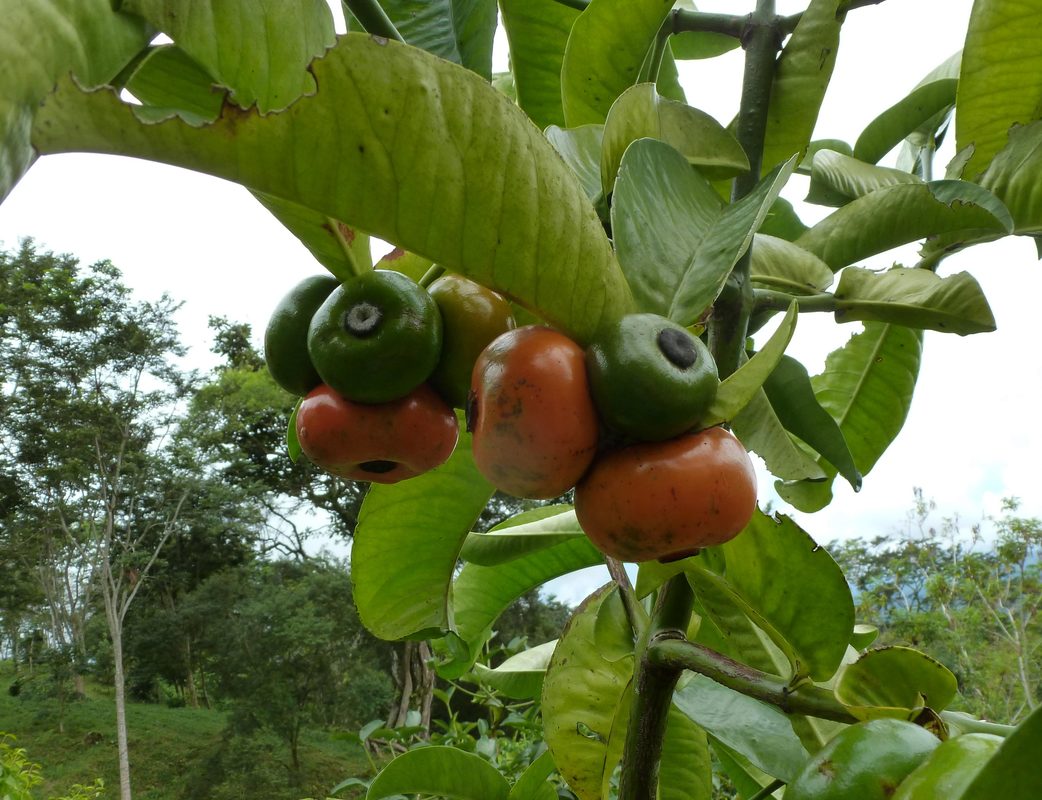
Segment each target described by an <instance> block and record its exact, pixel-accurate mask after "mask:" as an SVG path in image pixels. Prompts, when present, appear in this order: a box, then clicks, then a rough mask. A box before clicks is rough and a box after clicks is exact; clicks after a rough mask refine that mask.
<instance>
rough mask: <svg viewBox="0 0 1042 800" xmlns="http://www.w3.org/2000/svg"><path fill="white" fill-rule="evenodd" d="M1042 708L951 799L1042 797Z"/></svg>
mask: <svg viewBox="0 0 1042 800" xmlns="http://www.w3.org/2000/svg"><path fill="white" fill-rule="evenodd" d="M1040 752H1042V707H1040V708H1036V709H1035V710H1034V711H1033V712H1032V713H1031V715H1030V716H1029V717H1028V718H1027V719H1026V720H1024V721H1023V722H1022V723H1020V725H1018V726H1017V729H1016V730H1015V731H1013V733H1011V734H1010V735H1009V737H1007V739H1006V741H1004V742H1003V743H1002V744H1001V745H999V749H998V751H996V753H995V755H993V756H992V757H991V758H990V759H988V763H986V764H985V765H984V767H983V768H982V769H981V771H980V772H979V773H977V777H976V778H974V779H973V782H972V783H971V784H970V785H969V786H968V787H966V790H965V791H964V792H963V793H962V794H961V795H960V796H959V797H958V798H952V800H976V798H978V797H980V798H985V797H1009V798H1013V797H1025V798H1027V797H1042V770H1040V769H1039V768H1038V754H1039V753H1040Z"/></svg>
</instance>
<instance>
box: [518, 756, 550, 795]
mask: <svg viewBox="0 0 1042 800" xmlns="http://www.w3.org/2000/svg"><path fill="white" fill-rule="evenodd" d="M554 769H555V765H554V760H553V757H552V756H551V755H550V751H549V750H544V751H543V753H542V755H540V756H539V758H537V759H536V760H535V761H533V762H532V763H531V764H529V765H528V768H527V769H526V770H525V771H524V772H523V773H521V777H520V778H518V779H517V783H515V784H514V785H513V787H512V788H511V789H510V800H557V787H556V786H554V785H553V784H552V783H550V782H549V780H548V779H549V777H550V775H551V774H553V772H554Z"/></svg>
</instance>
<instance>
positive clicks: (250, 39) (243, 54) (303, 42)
mask: <svg viewBox="0 0 1042 800" xmlns="http://www.w3.org/2000/svg"><path fill="white" fill-rule="evenodd" d="M122 10H123V11H126V12H129V13H132V14H138V15H140V16H142V17H144V18H145V19H146V20H148V22H149V23H150V24H152V25H154V26H155V27H156V28H158V29H159V30H161V31H163V32H164V33H166V34H167V35H169V36H170V38H171V39H173V40H174V42H176V43H177V45H178V46H179V47H180V48H181V49H182V50H184V51H185V52H186V53H187V54H188V55H190V56H191V57H192V58H193V59H194V60H195V61H196V62H198V63H199V64H200V65H202V67H203V69H205V70H206V71H207V72H208V73H209V74H210V75H212V76H213V77H214V79H216V81H217V82H218V83H219V84H220V85H222V86H226V87H228V88H229V89H231V98H232V100H233V101H234V102H235V103H236V104H237V105H238V106H240V107H241V108H252V107H254V106H256V108H257V110H258V111H260V113H262V114H266V113H268V112H270V111H277V110H280V109H283V108H286V107H287V106H288V105H289V104H290V103H292V102H293V101H294V100H296V99H297V98H298V97H300V96H301V95H304V94H311V93H312V92H314V91H315V79H314V78H313V77H312V75H311V73H310V72H308V70H307V66H308V64H309V63H310V62H311V60H312V59H314V58H315V57H317V56H320V55H322V53H323V52H325V50H326V49H327V48H329V47H331V46H332V45H333V43H334V42H335V41H336V34H335V33H334V31H333V15H332V13H331V12H330V10H329V6H328V4H327V3H325V2H323V0H301V2H294V3H288V2H284V1H282V2H280V0H266V1H265V2H262V3H258V2H256V0H225V2H221V3H210V2H202V1H201V0H123V2H122Z"/></svg>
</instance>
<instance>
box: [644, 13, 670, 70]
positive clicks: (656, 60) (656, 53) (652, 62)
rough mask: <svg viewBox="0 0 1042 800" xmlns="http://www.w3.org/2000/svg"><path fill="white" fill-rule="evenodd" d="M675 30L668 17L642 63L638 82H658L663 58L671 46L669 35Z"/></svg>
mask: <svg viewBox="0 0 1042 800" xmlns="http://www.w3.org/2000/svg"><path fill="white" fill-rule="evenodd" d="M672 32H673V25H672V23H671V22H670V19H669V18H668V17H667V18H666V20H665V21H664V22H663V23H662V25H661V27H659V29H658V33H656V34H655V41H654V43H653V44H652V45H651V48H650V49H649V50H648V55H647V57H646V58H645V59H644V63H643V64H642V65H641V68H640V73H639V74H638V75H637V81H636V82H637V83H656V82H657V81H658V73H659V70H660V69H662V59H663V58H664V57H665V55H666V49H667V48H668V47H669V37H670V34H672Z"/></svg>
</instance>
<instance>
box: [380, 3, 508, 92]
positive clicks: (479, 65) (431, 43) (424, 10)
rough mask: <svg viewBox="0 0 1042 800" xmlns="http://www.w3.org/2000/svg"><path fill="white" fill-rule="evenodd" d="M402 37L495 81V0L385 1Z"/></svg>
mask: <svg viewBox="0 0 1042 800" xmlns="http://www.w3.org/2000/svg"><path fill="white" fill-rule="evenodd" d="M380 5H381V6H382V7H383V9H384V11H386V12H387V16H388V17H389V18H390V20H391V22H392V23H393V24H394V26H395V27H396V28H397V29H398V32H399V33H400V34H401V35H402V38H403V39H405V41H406V42H408V43H409V44H411V45H412V46H413V47H419V48H422V49H423V50H426V51H427V52H429V53H434V54H435V55H436V56H438V57H440V58H444V59H445V60H447V61H452V62H454V63H456V64H462V65H463V66H465V67H467V68H468V69H472V70H474V72H476V73H478V75H480V76H481V77H483V78H484V79H485V80H491V79H492V38H493V35H494V34H495V31H496V3H495V0H382V2H381V4H380Z"/></svg>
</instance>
